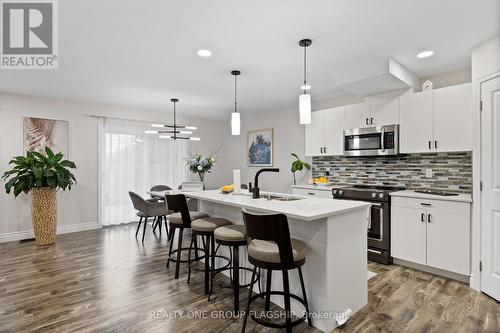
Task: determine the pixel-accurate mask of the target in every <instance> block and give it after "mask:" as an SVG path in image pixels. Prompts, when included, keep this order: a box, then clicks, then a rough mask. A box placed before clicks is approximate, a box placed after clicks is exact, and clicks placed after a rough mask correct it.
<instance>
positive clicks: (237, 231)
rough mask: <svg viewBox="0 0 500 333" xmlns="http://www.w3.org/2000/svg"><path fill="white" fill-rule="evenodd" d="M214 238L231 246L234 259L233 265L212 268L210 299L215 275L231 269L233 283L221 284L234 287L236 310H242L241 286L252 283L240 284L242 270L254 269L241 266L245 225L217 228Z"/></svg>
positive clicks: (232, 260) (220, 243)
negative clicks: (240, 250)
mask: <svg viewBox="0 0 500 333" xmlns="http://www.w3.org/2000/svg"><path fill="white" fill-rule="evenodd" d="M214 238H215V242H216V243H217V244H218V245H225V246H228V247H229V251H230V253H231V254H232V255H231V257H232V259H231V265H230V266H229V267H225V268H219V269H216V270H212V279H211V283H210V292H209V294H208V300H209V301H210V297H211V296H212V291H213V287H214V277H215V275H217V274H218V273H221V272H223V271H225V270H231V272H232V277H231V280H232V281H231V285H230V286H224V285H221V287H225V288H232V289H233V301H234V312H235V313H237V312H239V311H240V288H247V287H249V286H250V283H248V284H243V285H240V270H246V271H250V272H252V269H250V268H248V267H240V253H239V248H240V246H246V245H247V236H246V232H245V226H244V225H228V226H224V227H220V228H217V229H215V231H214ZM258 279H259V277H256V279H255V280H256V281H257V280H258ZM256 281H254V282H256Z"/></svg>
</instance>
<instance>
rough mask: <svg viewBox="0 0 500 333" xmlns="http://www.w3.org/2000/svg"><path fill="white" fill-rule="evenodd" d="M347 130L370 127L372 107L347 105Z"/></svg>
mask: <svg viewBox="0 0 500 333" xmlns="http://www.w3.org/2000/svg"><path fill="white" fill-rule="evenodd" d="M345 122H346V128H348V129H352V128H359V127H369V126H371V125H370V106H369V104H368V103H359V104H352V105H347V106H346V107H345Z"/></svg>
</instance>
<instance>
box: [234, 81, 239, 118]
mask: <svg viewBox="0 0 500 333" xmlns="http://www.w3.org/2000/svg"><path fill="white" fill-rule="evenodd" d="M237 79H238V75H235V76H234V112H237V111H236V110H237V103H236V100H237V94H238V90H237V89H236V80H237Z"/></svg>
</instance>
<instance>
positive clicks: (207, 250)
mask: <svg viewBox="0 0 500 333" xmlns="http://www.w3.org/2000/svg"><path fill="white" fill-rule="evenodd" d="M209 260H210V236H208V235H207V239H206V241H205V294H208V292H209V290H208V284H209V277H210V275H209V274H210V272H209V270H210V265H209Z"/></svg>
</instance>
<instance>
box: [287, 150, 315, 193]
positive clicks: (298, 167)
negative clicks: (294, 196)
mask: <svg viewBox="0 0 500 333" xmlns="http://www.w3.org/2000/svg"><path fill="white" fill-rule="evenodd" d="M291 155H292V156H293V157H295V161H293V162H292V167H291V171H292V173H293V184H294V185H297V181H296V180H295V172H297V171H302V170H303V169H304V168H306V169H308V170H310V169H311V165H310V164H309V163H307V162H304V161H302V160H301V159H300V158H299V157H298V156H297V154H294V153H292V154H291Z"/></svg>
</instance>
